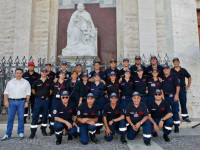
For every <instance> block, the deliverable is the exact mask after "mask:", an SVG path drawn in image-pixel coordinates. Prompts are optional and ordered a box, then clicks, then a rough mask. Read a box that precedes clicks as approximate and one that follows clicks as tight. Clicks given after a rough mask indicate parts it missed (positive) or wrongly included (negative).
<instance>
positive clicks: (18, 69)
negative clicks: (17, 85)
mask: <svg viewBox="0 0 200 150" xmlns="http://www.w3.org/2000/svg"><path fill="white" fill-rule="evenodd" d="M17 71H21V72H22V73H23V72H24V71H23V69H22V68H16V69H15V73H16V72H17Z"/></svg>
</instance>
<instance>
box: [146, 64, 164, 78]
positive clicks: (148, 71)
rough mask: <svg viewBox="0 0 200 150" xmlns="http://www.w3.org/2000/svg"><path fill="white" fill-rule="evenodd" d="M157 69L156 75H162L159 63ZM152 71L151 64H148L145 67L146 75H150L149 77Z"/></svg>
mask: <svg viewBox="0 0 200 150" xmlns="http://www.w3.org/2000/svg"><path fill="white" fill-rule="evenodd" d="M157 69H158V70H157V71H158V72H159V74H158V76H159V77H162V75H163V67H162V66H160V65H157ZM152 71H153V67H152V65H150V66H148V67H147V68H146V73H147V75H148V76H150V77H152Z"/></svg>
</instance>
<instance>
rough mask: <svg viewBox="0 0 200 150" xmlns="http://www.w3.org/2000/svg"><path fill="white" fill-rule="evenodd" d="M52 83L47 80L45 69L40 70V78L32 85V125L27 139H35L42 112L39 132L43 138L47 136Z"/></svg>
mask: <svg viewBox="0 0 200 150" xmlns="http://www.w3.org/2000/svg"><path fill="white" fill-rule="evenodd" d="M51 84H52V81H51V80H50V79H48V78H47V69H46V68H41V78H40V79H38V80H36V81H35V82H34V83H33V87H32V88H33V89H32V93H33V94H34V95H36V100H35V107H34V109H33V115H32V123H31V135H30V136H29V139H33V138H34V137H35V133H36V131H37V123H38V118H39V114H40V112H42V124H41V130H42V134H43V136H47V132H46V128H47V116H48V107H49V99H50V95H51V94H52V93H53V90H52V89H53V87H52V86H51Z"/></svg>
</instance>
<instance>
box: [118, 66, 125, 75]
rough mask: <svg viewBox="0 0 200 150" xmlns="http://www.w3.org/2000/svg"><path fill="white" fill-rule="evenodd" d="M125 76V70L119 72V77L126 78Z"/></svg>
mask: <svg viewBox="0 0 200 150" xmlns="http://www.w3.org/2000/svg"><path fill="white" fill-rule="evenodd" d="M124 74H125V70H124V69H123V68H122V69H121V70H119V77H122V76H124Z"/></svg>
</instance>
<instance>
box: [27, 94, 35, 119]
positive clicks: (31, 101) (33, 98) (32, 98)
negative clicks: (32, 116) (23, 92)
mask: <svg viewBox="0 0 200 150" xmlns="http://www.w3.org/2000/svg"><path fill="white" fill-rule="evenodd" d="M34 104H35V96H34V95H31V97H30V105H31V113H33V108H34ZM27 116H28V108H25V111H24V117H27Z"/></svg>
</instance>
